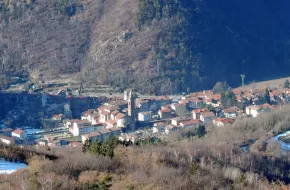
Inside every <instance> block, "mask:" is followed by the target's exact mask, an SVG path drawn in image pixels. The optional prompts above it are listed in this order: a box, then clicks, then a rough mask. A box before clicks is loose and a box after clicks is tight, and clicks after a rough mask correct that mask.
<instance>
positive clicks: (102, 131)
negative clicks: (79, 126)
mask: <svg viewBox="0 0 290 190" xmlns="http://www.w3.org/2000/svg"><path fill="white" fill-rule="evenodd" d="M99 133H101V134H107V133H111V131H110V130H108V129H103V130H101V131H99Z"/></svg>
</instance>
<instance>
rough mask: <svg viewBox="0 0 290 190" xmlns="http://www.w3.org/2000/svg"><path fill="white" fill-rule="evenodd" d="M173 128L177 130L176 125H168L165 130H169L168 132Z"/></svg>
mask: <svg viewBox="0 0 290 190" xmlns="http://www.w3.org/2000/svg"><path fill="white" fill-rule="evenodd" d="M173 128H175V126H174V125H167V126H166V127H165V129H168V130H170V129H173Z"/></svg>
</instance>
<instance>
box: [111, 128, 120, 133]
mask: <svg viewBox="0 0 290 190" xmlns="http://www.w3.org/2000/svg"><path fill="white" fill-rule="evenodd" d="M109 130H110V131H112V132H114V131H121V129H120V128H111V129H109Z"/></svg>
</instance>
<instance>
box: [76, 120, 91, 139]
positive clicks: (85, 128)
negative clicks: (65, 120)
mask: <svg viewBox="0 0 290 190" xmlns="http://www.w3.org/2000/svg"><path fill="white" fill-rule="evenodd" d="M72 130H73V131H72V134H73V135H74V136H80V135H84V134H88V133H91V132H93V131H94V126H92V125H91V123H90V122H89V121H87V120H79V121H74V122H73V123H72Z"/></svg>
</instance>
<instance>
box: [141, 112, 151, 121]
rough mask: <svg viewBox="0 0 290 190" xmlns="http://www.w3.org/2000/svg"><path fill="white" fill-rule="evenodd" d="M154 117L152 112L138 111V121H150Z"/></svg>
mask: <svg viewBox="0 0 290 190" xmlns="http://www.w3.org/2000/svg"><path fill="white" fill-rule="evenodd" d="M151 119H152V112H140V113H138V121H150V120H151Z"/></svg>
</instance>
